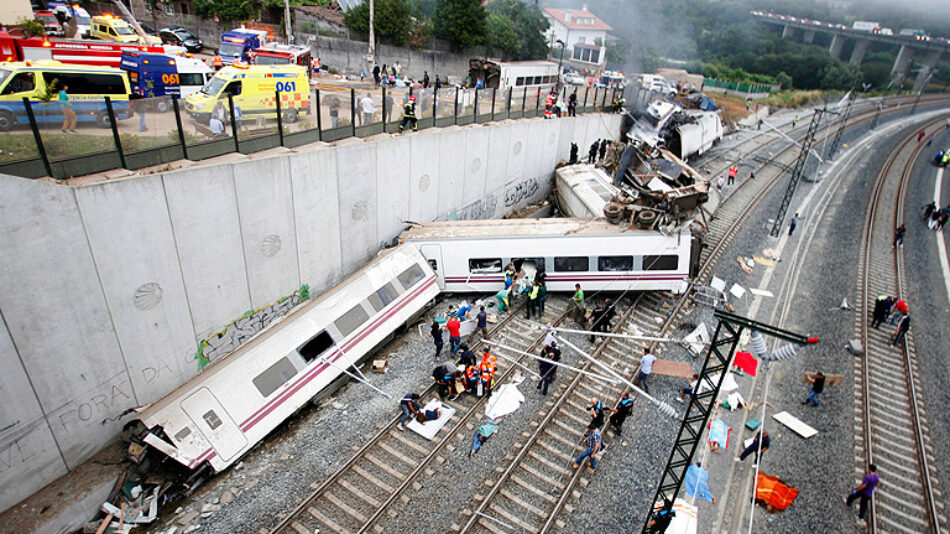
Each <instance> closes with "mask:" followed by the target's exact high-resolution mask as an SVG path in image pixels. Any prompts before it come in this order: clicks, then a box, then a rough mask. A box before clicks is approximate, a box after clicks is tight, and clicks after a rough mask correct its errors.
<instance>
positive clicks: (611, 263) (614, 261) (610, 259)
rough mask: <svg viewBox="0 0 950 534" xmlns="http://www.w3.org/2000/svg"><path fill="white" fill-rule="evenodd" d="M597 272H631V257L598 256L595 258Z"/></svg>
mask: <svg viewBox="0 0 950 534" xmlns="http://www.w3.org/2000/svg"><path fill="white" fill-rule="evenodd" d="M597 270H598V271H632V270H633V256H600V257H599V258H597Z"/></svg>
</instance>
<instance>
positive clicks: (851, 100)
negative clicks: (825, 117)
mask: <svg viewBox="0 0 950 534" xmlns="http://www.w3.org/2000/svg"><path fill="white" fill-rule="evenodd" d="M851 104H854V94H853V93H852V94H851V97H850V98H848V107H847V108H845V111H844V116H843V117H841V124H839V125H838V131H837V132H835V139H834V141H832V142H831V148H830V149H828V156H827V157H828V159H829V160H831V159H834V157H835V152H837V151H838V146H839V145H840V143H841V135H842V134H844V129H845V128H846V127H847V126H848V118H850V117H851Z"/></svg>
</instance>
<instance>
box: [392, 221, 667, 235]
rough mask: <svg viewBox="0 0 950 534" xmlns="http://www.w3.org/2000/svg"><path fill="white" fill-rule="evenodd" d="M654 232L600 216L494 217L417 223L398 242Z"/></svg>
mask: <svg viewBox="0 0 950 534" xmlns="http://www.w3.org/2000/svg"><path fill="white" fill-rule="evenodd" d="M624 233H627V234H630V233H654V232H652V231H649V230H641V229H639V228H633V227H620V226H618V225H616V224H612V223H610V222H608V221H607V219H604V218H597V219H572V218H550V219H496V220H482V221H440V222H428V223H419V224H415V225H413V227H412V228H410V229H408V230H406V231H405V232H403V233H402V234H401V235H400V236H399V239H400V241H426V240H434V239H459V238H486V239H500V238H505V237H538V236H569V235H578V234H580V235H617V234H624Z"/></svg>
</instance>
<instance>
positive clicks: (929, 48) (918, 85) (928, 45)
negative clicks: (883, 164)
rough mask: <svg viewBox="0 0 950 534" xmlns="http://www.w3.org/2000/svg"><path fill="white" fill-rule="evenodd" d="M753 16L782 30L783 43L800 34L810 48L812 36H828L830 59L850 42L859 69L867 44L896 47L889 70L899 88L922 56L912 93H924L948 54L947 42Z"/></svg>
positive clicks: (838, 55)
mask: <svg viewBox="0 0 950 534" xmlns="http://www.w3.org/2000/svg"><path fill="white" fill-rule="evenodd" d="M753 16H754V17H755V18H756V19H758V20H759V21H761V22H764V23H766V24H775V25H779V26H782V28H783V29H782V37H783V38H785V39H790V38H792V37H794V36H795V34H796V33H797V32H798V31H799V30H801V32H802V36H803V39H804V41H805V42H806V43H809V44H811V43H813V42H814V40H815V35H816V34H818V33H819V32H821V33H830V34H831V35H832V37H831V46H830V47H829V49H828V52H829V53H830V54H831V55H832V57H835V58H838V59H841V50H842V48H843V47H844V43H845V41H846V40H847V39H851V40H853V41H854V48H853V49H852V51H851V58H850V61H851V63H853V64H855V65H860V64H861V63H862V62H863V61H864V55H865V53H866V52H867V49H868V44H869V43H871V42H872V41H873V42H877V43H885V44H888V45H891V46H899V47H900V50H899V51H898V52H897V58H896V59H895V60H894V66H893V67H891V78H892V79H893V80H895V83H897V84H900V83H901V82H903V81H904V79H906V78H907V74H908V72H909V71H910V63H911V60H912V59H913V57H914V54H915V53H918V54H921V55H923V59H922V60H921V62H922V63H923V68H921V69H920V72H919V73H918V74H917V78H916V79H915V80H914V91H920V90H923V88H924V85H925V84H926V82H927V80H928V78H929V77H930V73H931V71H932V70H933V68H934V67H935V66H936V65H937V62H938V61H940V57H941V56H943V54H944V53H945V52H947V51H948V50H950V41H948V40H947V39H945V38H937V39H931V40H929V41H924V40H918V39H915V38H914V37H909V36H904V35H883V34H880V33H871V32H869V31H862V30H855V29H852V28H849V27H847V26H845V25H843V24H834V23H830V22H821V21H817V20H807V19H798V18H795V17H790V16H788V15H775V14H771V13H762V14H753Z"/></svg>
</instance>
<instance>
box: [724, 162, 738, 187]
mask: <svg viewBox="0 0 950 534" xmlns="http://www.w3.org/2000/svg"><path fill="white" fill-rule="evenodd" d="M738 174H739V167H737V166H736V165H733V166H732V167H729V182H728V184H727V185H732V184H734V183H735V182H736V175H738Z"/></svg>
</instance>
